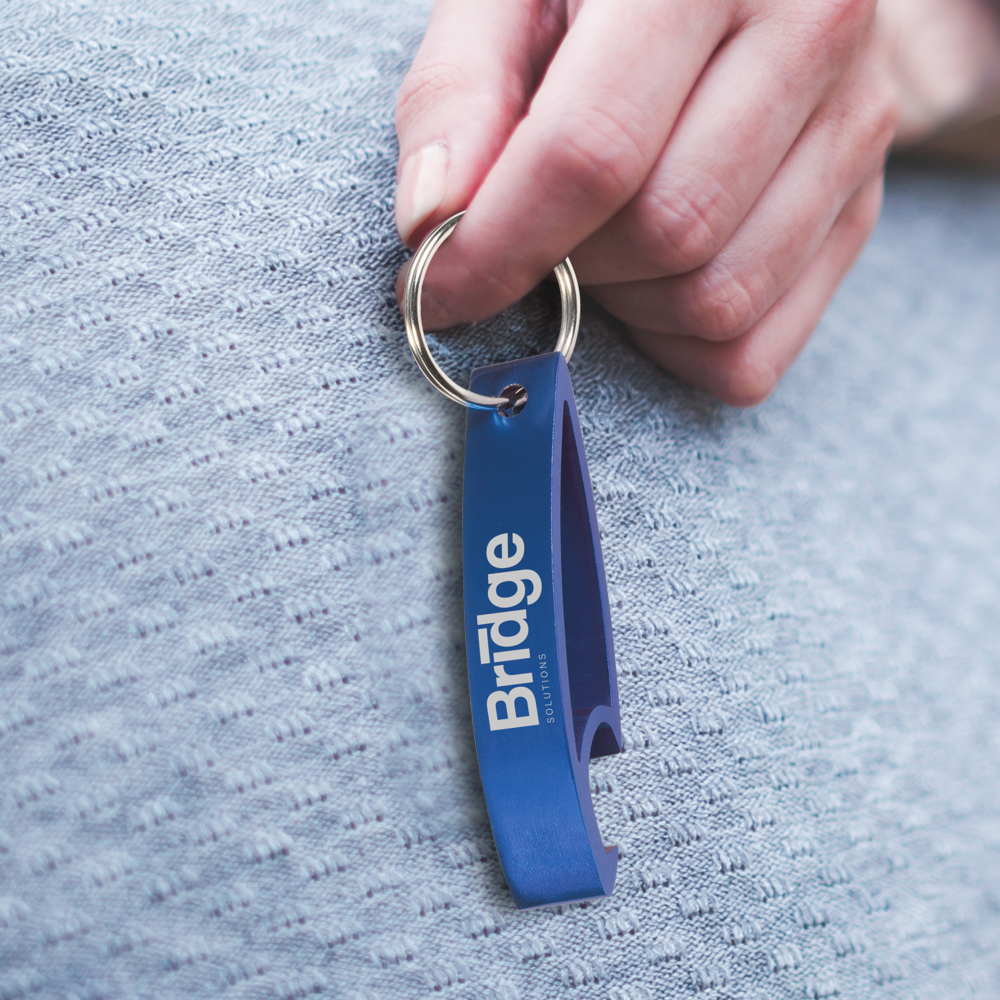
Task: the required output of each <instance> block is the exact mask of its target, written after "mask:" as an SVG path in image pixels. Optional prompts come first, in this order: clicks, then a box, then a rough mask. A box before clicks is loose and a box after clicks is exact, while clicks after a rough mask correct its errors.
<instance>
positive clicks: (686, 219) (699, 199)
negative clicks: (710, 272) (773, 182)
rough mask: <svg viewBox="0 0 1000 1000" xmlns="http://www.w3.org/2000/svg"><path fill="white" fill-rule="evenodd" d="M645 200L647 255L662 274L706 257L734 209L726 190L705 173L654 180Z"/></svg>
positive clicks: (682, 270)
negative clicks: (696, 176) (687, 179)
mask: <svg viewBox="0 0 1000 1000" xmlns="http://www.w3.org/2000/svg"><path fill="white" fill-rule="evenodd" d="M646 202H647V204H646V206H645V208H646V211H645V214H646V228H647V230H648V231H649V238H648V240H647V242H648V243H649V244H650V256H651V258H652V260H653V263H655V264H656V266H658V267H660V268H662V269H663V272H664V273H665V274H686V273H687V272H688V271H693V270H694V269H695V268H698V267H701V266H702V265H703V264H706V263H707V262H708V261H710V260H711V259H712V257H714V256H715V254H717V253H718V252H719V250H720V249H721V247H722V243H723V240H724V238H725V235H726V226H727V222H728V220H729V219H731V218H732V217H733V214H734V211H735V207H734V204H733V198H732V195H731V194H730V192H729V191H728V190H727V189H726V188H725V187H724V186H723V185H721V184H719V183H717V182H716V181H714V180H713V179H712V178H709V177H706V178H704V179H702V180H701V181H700V182H696V183H691V184H686V183H683V182H681V183H677V182H676V181H674V180H672V179H671V180H669V181H666V182H665V183H662V184H658V185H657V187H656V188H655V189H654V190H652V191H650V193H649V195H648V196H647V199H646Z"/></svg>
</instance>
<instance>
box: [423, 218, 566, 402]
mask: <svg viewBox="0 0 1000 1000" xmlns="http://www.w3.org/2000/svg"><path fill="white" fill-rule="evenodd" d="M463 215H465V212H459V213H458V214H457V215H453V216H452V217H451V218H450V219H446V220H445V221H444V222H442V223H441V225H440V226H438V227H437V228H436V229H432V230H431V231H430V232H429V233H428V234H427V236H426V237H425V238H424V241H423V243H421V244H420V248H419V249H418V250H417V252H416V253H415V254H414V255H413V259H412V260H411V261H410V269H409V271H407V273H406V287H405V289H404V291H403V322H404V323H405V324H406V339H407V340H408V341H409V344H410V350H411V351H412V352H413V360H414V361H416V363H417V367H419V369H420V370H421V371H422V372H423V373H424V375H426V376H427V381H428V382H430V384H431V385H432V386H434V388H435V389H437V390H438V391H439V392H442V393H444V395H445V396H447V397H448V398H449V399H451V400H454V401H455V402H456V403H461V404H462V405H463V406H469V407H472V408H473V409H476V410H492V409H494V408H496V407H498V406H506V405H507V404H508V403H509V400H507V399H504V398H503V397H494V396H480V395H479V394H478V393H475V392H470V391H469V390H468V389H463V388H462V387H461V386H460V385H459V384H458V383H457V382H453V381H452V380H451V379H450V378H448V376H447V375H445V373H444V371H443V370H442V368H441V366H440V365H439V364H438V363H437V362H436V361H435V360H434V358H433V357H432V356H431V351H430V348H429V347H428V346H427V336H426V334H425V333H424V324H423V322H422V320H421V317H420V293H421V291H422V290H423V287H424V277H425V276H426V274H427V268H428V267H430V263H431V259H432V258H433V257H434V254H435V253H437V250H438V247H440V246H441V244H442V243H444V241H445V240H446V239H448V237H449V236H451V232H452V230H453V229H454V228H455V226H457V225H458V220H459V219H461V218H462V216H463ZM555 275H556V281H557V282H558V284H559V299H560V301H561V302H562V322H561V324H560V326H559V338H558V340H556V347H555V349H556V350H557V351H562V353H563V356H564V357H565V358H566V360H567V361H569V359H570V356H571V355H572V354H573V348H574V347H576V337H577V334H578V333H579V332H580V286H579V284H577V280H576V272H575V271H574V270H573V265H572V264H570V262H569V257H567V258H566V259H565V260H564V261H562V263H560V264H557V265H556V266H555Z"/></svg>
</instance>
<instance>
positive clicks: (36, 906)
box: [0, 0, 1000, 1000]
mask: <svg viewBox="0 0 1000 1000" xmlns="http://www.w3.org/2000/svg"><path fill="white" fill-rule="evenodd" d="M425 17H426V8H425V6H423V5H409V4H407V3H404V2H400V0H385V2H360V0H355V2H350V0H345V2H339V0H338V2H334V0H330V2H325V3H324V2H316V0H298V2H288V3H283V2H280V0H274V2H270V3H265V2H253V0H246V2H244V0H239V2H233V3H228V4H226V3H211V2H208V0H203V2H188V0H158V2H156V3H142V2H138V0H120V2H112V0H107V2H94V3H84V2H78V0H67V2H53V3H44V4H43V3H37V2H33V0H32V2H28V0H20V2H19V0H14V2H11V0H7V2H5V3H3V4H2V5H0V81H2V83H0V156H2V160H0V998H3V1000H7V998H22V997H24V998H30V997H39V998H43V997H44V998H60V1000H70V998H78V1000H98V998H104V1000H116V998H122V1000H131V998H150V1000H151V998H160V1000H174V998H180V997H195V998H205V997H215V996H226V997H248V998H275V997H276V998H281V1000H284V998H294V997H303V996H306V995H307V994H309V995H311V994H314V993H318V994H321V995H323V996H331V997H345V998H353V1000H410V998H413V1000H416V998H422V997H435V996H442V997H447V998H455V1000H478V998H497V1000H551V998H558V997H566V998H569V997H574V998H576V997H578V998H609V1000H651V998H676V997H683V996H687V995H704V996H706V997H719V998H722V997H733V998H752V1000H770V998H785V997H788V998H791V997H796V998H800V997H810V998H819V997H832V996H837V997H841V998H845V1000H846V998H861V1000H868V998H882V997H885V998H899V1000H904V998H905V1000H932V998H941V1000H956V998H962V997H976V998H990V997H996V996H1000V978H998V973H1000V805H998V796H1000V684H998V680H1000V677H998V674H1000V663H998V659H1000V637H998V625H997V622H998V619H1000V611H998V607H1000V526H998V518H997V509H998V503H1000V500H998V495H1000V436H998V433H997V426H998V418H1000V394H998V387H1000V337H998V332H1000V331H998V329H997V326H998V321H997V314H998V305H1000V281H998V274H1000V270H998V268H1000V235H998V233H1000V227H998V225H997V219H998V214H1000V184H998V183H997V182H994V181H990V180H983V179H979V180H977V179H974V178H973V179H963V178H958V177H951V178H949V177H947V176H933V175H927V174H905V173H897V174H896V175H895V176H894V178H893V179H892V181H891V183H890V188H889V194H888V205H887V209H886V213H885V216H884V218H883V220H882V223H881V224H880V228H879V230H878V232H877V233H876V236H875V239H874V242H873V243H872V245H871V246H870V248H869V249H868V250H867V251H866V254H865V256H864V257H863V259H862V261H861V263H860V264H859V266H858V267H857V268H856V270H855V272H854V274H853V275H852V276H851V278H850V279H849V281H848V283H847V285H846V286H845V288H844V289H843V290H842V292H841V293H840V295H839V297H838V298H837V300H836V301H835V303H834V305H833V307H832V308H831V310H830V311H829V314H828V315H827V317H826V319H825V321H824V323H823V325H822V326H821V328H820V330H819V331H818V333H817V334H816V337H815V339H814V340H813V342H812V344H811V346H810V347H809V348H808V350H807V351H806V353H805V355H804V356H803V358H802V359H801V360H800V362H799V363H798V364H797V365H796V367H795V368H794V369H793V370H792V372H791V373H790V375H789V376H788V378H787V379H786V381H785V382H784V384H783V385H782V386H781V388H780V389H779V390H778V392H777V393H776V395H775V396H774V398H773V399H772V400H770V401H769V402H768V403H767V404H765V405H764V406H762V407H760V408H758V409H757V410H753V411H747V412H738V411H734V410H728V409H726V408H724V407H721V406H719V405H717V404H715V403H714V402H712V401H711V400H709V399H708V398H707V397H705V396H702V395H699V394H697V393H695V392H693V391H691V390H689V389H687V388H685V387H684V386H682V385H681V384H679V383H678V382H676V381H675V380H673V379H671V378H670V377H668V376H667V375H664V374H663V373H662V372H660V371H658V370H657V369H655V368H654V367H653V366H652V365H650V364H649V363H648V362H647V361H646V360H644V359H643V358H642V357H641V356H640V355H638V354H637V353H636V352H635V351H634V349H633V348H632V347H631V346H630V345H629V343H628V342H627V340H626V339H625V338H624V337H623V336H622V335H621V333H620V332H619V331H618V329H617V328H616V327H615V326H614V324H612V323H611V322H610V321H608V320H607V319H605V318H602V317H601V315H600V314H599V311H598V310H597V308H596V307H595V306H593V304H587V305H586V318H585V321H584V328H583V332H582V337H581V346H580V348H579V350H578V352H577V355H576V356H575V357H574V359H573V362H572V365H571V372H572V375H573V379H574V381H575V386H576V392H577V399H578V404H579V408H580V413H581V418H582V422H583V427H584V434H585V441H586V447H587V451H588V454H589V459H590V463H591V471H592V475H593V480H594V488H595V493H596V501H597V511H598V517H599V519H600V523H601V526H602V532H603V540H604V550H605V559H606V563H607V566H608V572H609V578H610V585H611V598H612V613H613V618H614V626H615V641H616V646H617V653H618V665H619V685H620V691H621V700H622V709H623V723H624V729H625V734H626V738H625V751H624V752H623V753H622V754H621V755H619V756H616V757H612V758H607V759H604V760H601V761H598V762H595V763H594V765H593V767H592V770H591V774H592V787H593V793H594V800H595V803H596V808H597V812H598V819H599V822H600V825H601V829H602V833H603V835H604V838H605V840H606V842H608V843H617V844H618V845H619V849H620V851H621V863H620V866H619V874H618V884H617V887H616V889H615V893H614V896H613V897H612V898H610V899H608V900H605V901H601V902H599V903H588V904H585V905H572V906H562V907H553V908H549V909H543V910H538V911H531V912H519V911H517V910H516V909H515V908H514V906H513V904H512V903H511V900H510V896H509V893H508V892H507V890H506V888H505V886H504V883H503V879H502V873H501V871H500V867H499V863H498V861H497V857H496V854H495V850H494V848H493V844H492V840H491V836H490V829H489V824H488V821H487V817H486V815H485V811H484V807H483V801H482V793H481V789H480V786H479V781H478V772H477V768H476V760H475V752H474V746H473V743H472V736H471V724H470V718H469V709H468V689H467V683H466V680H465V670H466V668H465V653H464V647H463V639H462V633H463V629H462V608H461V559H460V496H461V486H462V483H461V468H462V453H463V426H464V414H463V412H462V411H461V410H460V408H458V407H456V406H454V405H453V404H451V403H448V402H447V401H446V400H444V399H443V398H442V397H440V396H439V395H438V394H437V393H435V392H434V391H433V390H432V389H431V388H430V387H429V386H428V384H427V383H426V382H425V381H424V379H423V378H422V376H421V375H420V374H419V373H418V372H417V371H416V369H415V366H414V365H413V363H412V360H411V359H410V357H409V355H408V351H407V348H406V343H405V339H404V337H403V336H402V324H401V321H400V319H399V316H398V313H397V311H396V307H395V302H394V299H393V294H392V287H393V278H394V274H395V271H396V269H397V268H398V266H399V265H400V263H401V262H402V261H403V260H404V257H405V254H404V252H403V250H402V248H401V247H400V245H399V242H398V239H397V237H396V234H395V231H394V228H393V224H392V197H393V175H394V168H395V159H396V148H395V144H394V135H393V125H392V114H393V100H394V94H395V91H396V89H397V87H398V85H399V82H400V80H401V77H402V74H403V73H404V72H405V69H406V66H407V64H408V62H409V59H410V57H411V55H412V52H413V50H414V48H415V46H416V44H417V42H418V40H419V36H420V32H421V29H422V25H423V22H424V19H425ZM553 336H554V306H553V303H552V302H551V301H550V299H549V298H548V296H547V295H546V294H545V293H542V294H541V295H540V296H539V297H537V298H535V299H532V300H530V301H529V302H528V303H527V305H526V306H525V307H524V308H522V309H521V310H520V311H519V312H514V313H511V314H510V315H508V316H507V317H506V318H504V319H502V320H500V321H498V322H496V323H492V324H487V325H485V326H483V327H480V328H477V329H476V330H474V331H472V332H471V333H469V334H468V335H467V336H464V337H463V336H461V335H452V336H448V337H441V338H439V341H438V343H437V345H436V350H437V352H438V356H439V357H440V358H441V359H442V362H443V363H444V364H445V365H446V366H447V367H448V369H449V371H452V372H453V373H455V375H456V377H462V378H464V377H467V373H468V371H469V369H470V368H471V366H472V365H474V364H478V363H482V362H483V361H486V360H490V359H495V360H499V359H501V358H510V357H516V356H518V355H523V354H526V353H531V352H536V351H540V350H547V349H550V344H551V338H552V337H553Z"/></svg>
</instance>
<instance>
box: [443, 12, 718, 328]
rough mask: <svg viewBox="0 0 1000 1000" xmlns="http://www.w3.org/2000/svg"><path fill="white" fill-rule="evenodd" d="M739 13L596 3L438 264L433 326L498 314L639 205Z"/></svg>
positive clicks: (563, 48)
mask: <svg viewBox="0 0 1000 1000" xmlns="http://www.w3.org/2000/svg"><path fill="white" fill-rule="evenodd" d="M731 10H732V8H731V5H730V4H729V3H727V2H722V3H705V4H691V3H688V2H687V0H670V2H667V3H664V2H663V0H637V2H635V3H632V4H629V6H628V15H627V16H623V14H622V5H621V4H620V3H616V2H615V0H587V2H586V3H585V4H584V6H583V8H582V10H581V11H580V13H579V16H578V17H577V19H576V21H575V22H574V23H573V25H572V27H571V28H570V30H569V32H568V33H567V35H566V37H565V39H564V40H563V42H562V44H561V45H560V47H559V49H558V51H557V52H556V55H555V57H554V58H553V60H552V63H551V64H550V66H549V69H548V71H547V73H546V75H545V77H544V79H543V81H542V83H541V85H540V87H539V88H538V91H537V93H536V94H535V96H534V99H533V100H532V102H531V107H530V110H529V112H528V114H527V116H526V117H525V118H523V119H522V120H521V122H520V123H519V124H518V126H517V127H516V128H515V130H514V132H513V133H512V135H511V137H510V140H509V141H508V143H507V146H506V147H505V149H504V151H503V152H502V153H501V155H500V157H499V159H498V160H497V161H496V163H495V164H494V166H493V167H492V169H491V170H490V172H489V174H488V175H487V177H486V179H485V180H484V181H483V183H482V186H481V187H480V188H479V191H478V192H477V194H476V195H475V197H474V198H473V200H472V203H471V205H470V206H469V209H468V211H467V212H466V215H465V218H464V219H463V220H462V223H461V225H460V226H459V227H458V228H457V229H456V230H455V233H454V235H453V236H452V237H451V239H449V241H448V242H447V243H446V244H445V245H444V246H443V247H442V248H441V250H440V252H439V253H438V255H437V257H436V258H435V261H434V264H433V266H432V267H431V269H430V273H429V275H428V279H427V285H426V287H427V291H428V297H429V299H430V301H429V302H428V307H429V308H427V309H426V315H425V322H426V323H427V325H428V326H433V325H437V326H440V325H448V324H449V323H454V322H456V321H463V322H468V321H474V320H478V319H483V318H485V317H486V316H490V315H492V314H494V313H496V312H499V311H500V310H501V309H503V308H505V307H506V306H508V305H509V304H510V303H511V302H513V301H514V300H516V299H518V298H520V297H521V296H522V295H524V294H525V293H526V292H527V291H529V290H530V289H531V288H533V287H534V286H535V285H536V284H537V283H538V282H539V281H540V280H541V279H542V278H543V277H544V276H545V274H546V272H547V271H549V270H550V269H551V268H552V267H553V266H554V265H555V264H556V263H558V262H559V261H560V260H562V259H563V258H564V257H565V256H566V255H567V254H568V253H569V252H570V250H572V249H573V247H575V246H576V245H577V244H579V243H580V242H582V241H583V240H584V239H585V238H586V237H587V236H589V235H590V234H591V233H593V232H595V231H596V230H597V229H598V228H599V227H600V226H601V225H603V224H604V223H605V222H606V221H607V220H608V219H610V218H611V216H613V215H614V214H615V212H617V211H618V210H619V209H620V208H621V207H622V206H623V205H625V204H626V203H627V202H628V201H629V200H630V199H631V197H632V196H633V195H634V194H635V192H636V191H637V190H638V189H639V187H640V185H641V184H642V182H643V180H644V179H645V177H646V175H647V174H648V173H649V170H650V168H651V167H652V165H653V163H654V162H655V160H656V158H657V156H658V155H659V153H660V151H661V150H662V148H663V146H664V144H665V143H666V141H667V138H668V136H669V134H670V131H671V129H672V127H673V125H674V122H675V121H676V119H677V117H678V115H679V113H680V110H681V108H682V107H683V105H684V102H685V100H686V99H687V96H688V94H689V93H690V91H691V90H692V88H693V86H694V84H695V82H696V80H697V79H698V77H699V75H700V74H701V71H702V69H703V68H704V66H705V64H706V63H707V62H708V60H709V59H710V57H711V55H712V52H713V51H714V50H715V49H716V47H717V46H718V44H719V42H720V41H721V40H722V38H723V37H724V36H725V34H726V31H727V29H728V27H729V25H730V21H731V17H732V13H731ZM435 320H437V322H435Z"/></svg>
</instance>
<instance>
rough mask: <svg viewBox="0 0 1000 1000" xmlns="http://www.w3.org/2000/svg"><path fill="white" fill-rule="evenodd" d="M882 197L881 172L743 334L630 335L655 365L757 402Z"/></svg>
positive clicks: (633, 330) (737, 402)
mask: <svg viewBox="0 0 1000 1000" xmlns="http://www.w3.org/2000/svg"><path fill="white" fill-rule="evenodd" d="M881 202H882V176H881V174H880V175H879V176H877V177H875V178H872V179H871V180H870V181H868V183H866V184H865V185H864V187H862V188H861V190H859V191H858V193H857V194H856V195H855V196H854V197H853V198H852V199H851V200H850V201H849V202H848V203H847V204H846V205H845V206H844V209H843V210H842V211H841V213H840V216H839V217H838V218H837V221H836V223H835V224H834V226H833V228H832V229H831V230H830V233H829V235H828V236H827V238H826V241H825V242H824V243H823V246H822V247H821V248H820V250H819V252H818V253H817V254H816V256H815V257H814V258H813V259H812V261H811V262H810V263H809V265H808V267H807V268H806V269H805V271H804V272H803V273H802V275H801V276H800V277H799V279H798V281H797V282H796V283H795V284H794V285H793V286H792V287H791V288H790V289H789V290H788V291H787V292H786V293H785V294H784V295H783V296H782V297H781V298H780V299H779V300H778V301H777V302H776V303H775V304H774V305H773V306H772V307H771V309H770V310H769V311H768V313H767V314H766V315H765V316H763V317H762V318H761V319H760V320H759V321H758V322H757V323H756V324H755V325H754V326H753V327H752V328H751V329H750V330H748V331H747V332H746V333H744V334H743V335H742V336H740V337H737V338H736V339H734V340H729V341H725V342H722V343H713V342H709V341H705V340H699V339H697V338H695V337H685V336H683V335H679V334H663V333H657V332H655V331H651V330H643V329H641V328H638V327H634V326H630V327H629V333H630V334H631V336H632V339H633V341H634V342H635V344H636V346H637V347H638V348H639V350H641V351H642V352H643V353H644V354H645V355H647V356H648V357H649V358H650V359H651V360H652V361H654V362H655V363H656V364H658V365H660V366H661V367H662V368H665V369H666V370H667V371H669V372H672V373H673V374H675V375H677V376H678V377H679V378H681V379H683V380H684V381H685V382H690V383H691V384H692V385H695V386H698V387H699V388H701V389H705V390H706V391H707V392H710V393H711V394H712V395H713V396H716V397H717V398H718V399H721V400H722V401H723V402H724V403H728V404H729V405H730V406H756V405H757V404H758V403H761V402H763V401H764V400H765V399H766V398H767V397H768V396H769V395H770V394H771V393H772V392H773V391H774V388H775V387H776V386H777V384H778V381H779V380H780V379H781V376H782V375H783V374H784V373H785V371H786V370H787V368H788V367H789V365H791V363H792V362H793V361H794V360H795V358H796V357H797V356H798V354H799V352H800V351H801V350H802V348H803V347H804V346H805V344H806V342H807V341H808V340H809V337H810V335H811V334H812V331H813V330H814V329H815V327H816V324H817V323H819V321H820V318H821V317H822V315H823V311H824V310H825V308H826V305H827V303H828V302H829V300H830V298H831V297H832V296H833V293H834V292H835V291H836V289H837V286H838V285H839V284H840V282H841V281H842V280H843V278H844V275H846V274H847V272H848V271H849V270H850V268H851V265H852V264H853V263H854V261H855V260H856V259H857V256H858V254H859V253H860V252H861V249H862V248H863V247H864V245H865V243H866V242H867V240H868V237H869V235H870V234H871V231H872V229H873V228H874V226H875V222H876V220H877V219H878V213H879V209H880V207H881Z"/></svg>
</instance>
